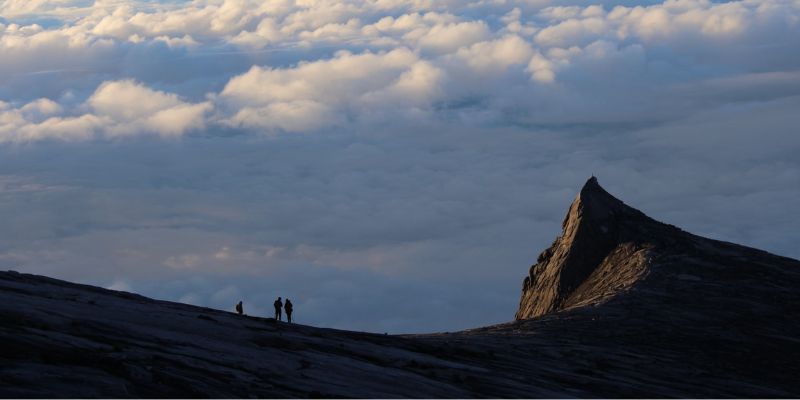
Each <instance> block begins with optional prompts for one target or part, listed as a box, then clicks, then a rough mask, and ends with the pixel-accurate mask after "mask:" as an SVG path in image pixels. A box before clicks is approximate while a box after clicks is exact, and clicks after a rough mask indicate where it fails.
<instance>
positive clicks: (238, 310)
mask: <svg viewBox="0 0 800 400" xmlns="http://www.w3.org/2000/svg"><path fill="white" fill-rule="evenodd" d="M236 312H237V313H239V315H242V314H243V313H244V308H243V307H242V302H241V301H239V304H237V305H236Z"/></svg>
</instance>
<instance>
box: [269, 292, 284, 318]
mask: <svg viewBox="0 0 800 400" xmlns="http://www.w3.org/2000/svg"><path fill="white" fill-rule="evenodd" d="M272 305H273V306H275V321H280V320H281V307H283V303H282V302H281V298H280V297H278V300H275V302H274V303H272Z"/></svg>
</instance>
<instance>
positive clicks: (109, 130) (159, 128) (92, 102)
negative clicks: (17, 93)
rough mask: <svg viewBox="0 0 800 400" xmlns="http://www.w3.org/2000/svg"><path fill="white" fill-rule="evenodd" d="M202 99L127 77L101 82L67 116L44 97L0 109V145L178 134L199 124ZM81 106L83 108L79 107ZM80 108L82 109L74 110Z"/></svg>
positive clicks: (202, 118)
mask: <svg viewBox="0 0 800 400" xmlns="http://www.w3.org/2000/svg"><path fill="white" fill-rule="evenodd" d="M211 107H212V105H211V104H210V103H208V102H203V103H187V102H184V101H181V100H180V99H179V98H178V96H177V95H175V94H171V93H165V92H161V91H157V90H153V89H150V88H147V87H145V86H143V85H141V84H139V83H137V82H134V81H131V80H122V81H109V82H104V83H103V84H101V85H100V87H98V88H97V90H96V91H95V92H94V94H92V96H91V97H89V99H88V100H87V101H86V102H85V104H83V105H82V106H80V107H76V109H75V110H72V111H73V114H77V115H69V114H68V113H65V111H64V108H63V107H62V106H61V105H59V104H58V103H56V102H54V101H52V100H49V99H38V100H35V101H33V102H30V103H27V104H25V105H23V106H22V107H20V108H13V107H11V106H10V105H8V104H7V103H3V104H2V107H0V143H2V142H20V141H35V140H42V139H54V138H55V139H62V140H78V139H89V138H92V137H94V136H95V135H103V136H106V137H117V136H129V135H140V134H153V133H154V134H157V135H160V136H180V135H182V134H184V133H186V132H187V131H189V130H192V129H200V128H202V127H204V126H205V120H206V117H205V114H206V113H207V112H208V111H209V110H210V109H211ZM84 110H86V111H84ZM81 111H84V113H82V114H80V112H81Z"/></svg>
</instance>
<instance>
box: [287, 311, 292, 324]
mask: <svg viewBox="0 0 800 400" xmlns="http://www.w3.org/2000/svg"><path fill="white" fill-rule="evenodd" d="M286 321H288V322H289V323H290V324H291V323H292V313H290V312H287V313H286Z"/></svg>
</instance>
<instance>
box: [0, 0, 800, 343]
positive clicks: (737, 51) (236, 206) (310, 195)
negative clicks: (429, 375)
mask: <svg viewBox="0 0 800 400" xmlns="http://www.w3.org/2000/svg"><path fill="white" fill-rule="evenodd" d="M798 110H800V1H798V0H761V1H750V0H745V1H730V2H712V1H705V0H666V1H664V2H658V1H633V0H629V1H622V0H620V1H610V0H605V1H596V2H585V1H577V0H572V1H570V0H477V1H466V0H462V1H455V0H452V1H451V0H436V1H434V0H405V1H401V0H349V1H327V0H294V1H289V0H271V1H245V0H226V1H211V0H195V1H159V2H156V1H151V2H145V1H118V0H98V1H88V0H58V1H53V0H50V1H44V0H6V1H2V2H0V220H2V221H3V224H0V238H2V240H0V269H16V270H20V271H27V272H35V273H42V274H47V275H51V276H55V277H60V278H64V279H70V280H75V281H81V282H87V283H93V284H98V285H102V286H106V287H113V288H117V289H121V290H131V291H136V292H140V293H143V294H145V295H150V296H155V297H159V298H165V299H171V300H179V301H184V302H189V303H193V304H199V305H206V306H212V307H217V308H224V309H229V308H232V307H233V305H234V304H235V303H236V302H237V301H238V300H244V303H245V311H247V312H250V313H255V314H268V313H269V308H270V307H269V305H270V304H271V302H272V300H273V299H274V298H275V297H277V296H284V297H287V296H288V297H289V298H292V299H293V302H294V303H295V304H296V313H297V320H298V321H299V322H306V323H313V324H317V325H324V326H334V327H339V328H348V329H365V330H371V331H379V332H383V331H389V332H409V331H435V330H454V329H460V328H466V327H470V326H476V325H481V324H488V323H494V322H502V321H507V320H509V319H511V318H512V317H513V313H514V311H515V307H516V304H517V302H518V295H519V291H520V288H521V278H522V277H523V276H524V275H525V273H526V272H527V269H528V267H529V265H530V264H531V263H532V262H534V261H535V258H536V255H537V254H538V252H539V251H541V250H542V249H544V248H545V247H546V246H548V245H549V243H550V242H551V241H552V240H553V238H555V236H556V235H558V233H559V231H560V225H559V224H560V221H561V218H562V217H563V215H564V213H565V212H566V209H567V207H568V205H569V203H570V202H571V200H572V198H573V197H574V196H575V194H576V192H577V190H578V189H579V188H580V185H581V184H582V183H583V182H584V181H585V180H586V179H587V178H588V177H589V176H590V175H592V174H594V175H597V176H598V177H599V179H600V183H601V184H602V185H604V186H605V187H606V188H607V189H608V190H609V191H611V192H612V193H613V194H615V195H617V196H618V197H620V198H622V199H623V200H625V201H626V202H627V203H629V204H631V205H633V206H635V207H637V208H640V209H642V210H643V211H645V212H646V213H648V214H650V215H651V216H653V217H655V218H657V219H660V220H663V221H666V222H669V223H673V224H676V225H679V226H681V227H683V228H685V229H687V230H689V231H692V232H694V233H697V234H701V235H704V236H710V237H713V238H717V239H721V240H727V241H733V242H738V243H742V244H746V245H750V246H755V247H759V248H763V249H766V250H768V251H772V252H775V253H778V254H782V255H787V256H791V257H795V258H797V257H800V251H798V249H797V247H796V243H797V240H798V235H797V232H800V217H798V216H797V215H798V213H797V212H795V211H794V208H795V207H796V201H797V199H798V198H800V196H799V195H800V161H799V160H800V157H798V156H797V155H798V151H800V136H798V131H797V127H798V126H800V113H798Z"/></svg>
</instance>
